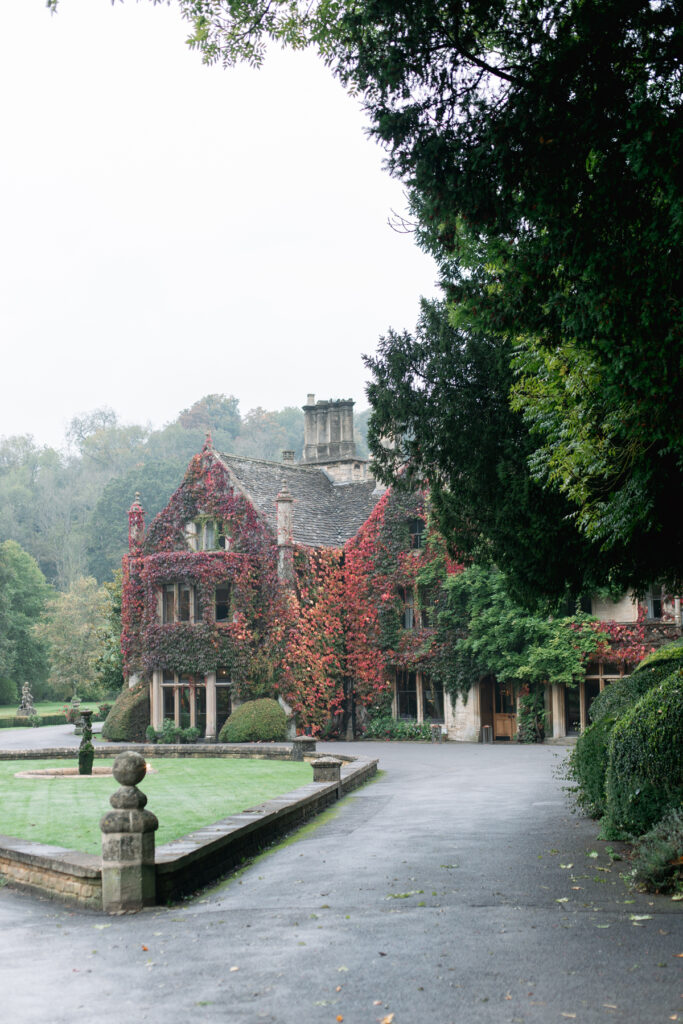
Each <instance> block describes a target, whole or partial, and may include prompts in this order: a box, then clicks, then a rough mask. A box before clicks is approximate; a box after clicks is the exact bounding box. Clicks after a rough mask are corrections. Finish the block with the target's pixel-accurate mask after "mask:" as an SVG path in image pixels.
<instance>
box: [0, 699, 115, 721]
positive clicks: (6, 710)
mask: <svg viewBox="0 0 683 1024" xmlns="http://www.w3.org/2000/svg"><path fill="white" fill-rule="evenodd" d="M68 703H69V701H68V700H40V701H36V702H35V708H36V711H37V712H38V714H39V715H61V713H62V712H63V711H64V707H65V706H66V705H67V704H68ZM102 703H103V702H102V701H96V700H94V701H93V700H84V701H83V703H82V705H81V707H84V708H91V709H92V710H93V711H96V710H97V705H98V704H102ZM109 703H110V704H111V703H112V702H111V701H109ZM18 707H19V701H17V703H16V704H0V718H14V716H15V715H16V713H17V708H18Z"/></svg>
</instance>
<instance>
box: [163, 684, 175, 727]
mask: <svg viewBox="0 0 683 1024" xmlns="http://www.w3.org/2000/svg"><path fill="white" fill-rule="evenodd" d="M171 682H173V680H171ZM161 692H162V694H163V696H164V718H170V719H171V720H173V719H174V718H175V701H174V699H173V686H162V688H161Z"/></svg>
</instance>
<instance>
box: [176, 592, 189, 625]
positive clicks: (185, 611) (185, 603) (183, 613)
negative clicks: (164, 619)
mask: <svg viewBox="0 0 683 1024" xmlns="http://www.w3.org/2000/svg"><path fill="white" fill-rule="evenodd" d="M190 608H191V595H190V588H189V587H186V586H182V587H181V588H180V594H179V601H178V618H179V619H180V621H181V622H189V621H190Z"/></svg>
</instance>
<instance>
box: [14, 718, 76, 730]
mask: <svg viewBox="0 0 683 1024" xmlns="http://www.w3.org/2000/svg"><path fill="white" fill-rule="evenodd" d="M38 717H39V718H40V722H39V723H38V724H39V725H64V724H65V722H66V718H65V717H64V715H39V716H38ZM29 725H33V722H32V721H31V717H27V716H25V715H22V716H21V717H20V718H17V716H16V715H11V716H10V717H9V718H0V729H21V728H22V726H29Z"/></svg>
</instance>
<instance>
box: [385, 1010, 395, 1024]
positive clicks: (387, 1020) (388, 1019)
mask: <svg viewBox="0 0 683 1024" xmlns="http://www.w3.org/2000/svg"><path fill="white" fill-rule="evenodd" d="M393 1019H394V1015H393V1013H388V1014H387V1015H386V1017H382V1024H391V1022H392V1020H393Z"/></svg>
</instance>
